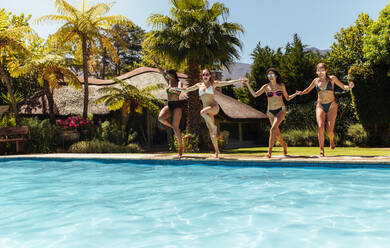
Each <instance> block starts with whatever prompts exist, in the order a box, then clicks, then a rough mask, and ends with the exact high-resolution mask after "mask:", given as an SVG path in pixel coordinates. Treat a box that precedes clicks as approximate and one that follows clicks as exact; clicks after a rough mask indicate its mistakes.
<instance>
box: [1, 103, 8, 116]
mask: <svg viewBox="0 0 390 248" xmlns="http://www.w3.org/2000/svg"><path fill="white" fill-rule="evenodd" d="M8 110H9V106H8V105H0V115H2V114H5V113H7V112H8Z"/></svg>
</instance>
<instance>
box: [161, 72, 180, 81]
mask: <svg viewBox="0 0 390 248" xmlns="http://www.w3.org/2000/svg"><path fill="white" fill-rule="evenodd" d="M165 73H168V74H171V75H172V76H173V77H174V78H175V80H176V82H179V81H180V80H179V77H178V76H177V73H176V70H174V69H169V70H166V71H165Z"/></svg>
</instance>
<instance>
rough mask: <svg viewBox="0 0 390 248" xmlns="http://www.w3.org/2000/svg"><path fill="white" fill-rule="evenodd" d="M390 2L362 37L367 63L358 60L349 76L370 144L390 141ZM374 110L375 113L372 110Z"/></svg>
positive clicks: (355, 101)
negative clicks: (353, 85)
mask: <svg viewBox="0 0 390 248" xmlns="http://www.w3.org/2000/svg"><path fill="white" fill-rule="evenodd" d="M389 28H390V4H388V5H387V6H386V7H385V8H384V9H383V10H382V11H381V12H380V15H379V17H378V19H377V21H373V22H371V23H370V24H369V26H368V28H367V34H366V35H365V36H364V37H363V47H362V51H363V54H364V60H365V63H355V65H354V66H352V67H351V69H350V70H349V74H348V77H349V78H350V80H354V82H355V84H356V87H355V88H354V89H353V92H352V98H353V103H354V106H355V109H356V113H357V116H358V117H359V120H360V122H361V123H362V125H363V127H364V128H365V129H366V131H367V133H368V136H369V143H370V144H371V145H376V146H378V145H387V146H388V145H389V144H390V142H389V140H390V126H389V123H390V110H389V107H388V106H389V105H390V98H389V92H390V84H389V81H390V76H389V75H390V31H389ZM373 111H374V112H373Z"/></svg>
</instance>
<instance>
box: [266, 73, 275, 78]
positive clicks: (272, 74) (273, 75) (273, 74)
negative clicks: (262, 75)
mask: <svg viewBox="0 0 390 248" xmlns="http://www.w3.org/2000/svg"><path fill="white" fill-rule="evenodd" d="M267 77H268V78H270V77H275V73H269V74H268V75H267Z"/></svg>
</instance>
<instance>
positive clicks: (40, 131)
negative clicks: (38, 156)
mask: <svg viewBox="0 0 390 248" xmlns="http://www.w3.org/2000/svg"><path fill="white" fill-rule="evenodd" d="M20 125H21V126H28V127H29V129H30V130H29V133H28V135H27V137H26V138H27V141H26V142H25V143H24V151H25V152H26V153H50V152H56V151H57V148H58V147H60V146H61V145H62V138H61V129H60V128H59V127H58V126H56V125H53V124H51V123H50V120H48V119H45V120H42V121H41V120H39V119H38V118H24V119H22V120H21V121H20Z"/></svg>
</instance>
